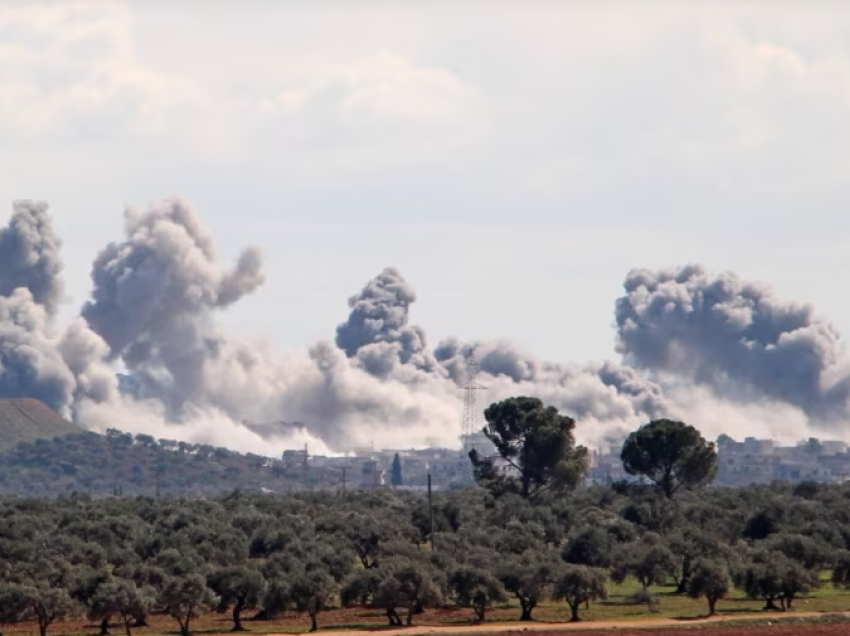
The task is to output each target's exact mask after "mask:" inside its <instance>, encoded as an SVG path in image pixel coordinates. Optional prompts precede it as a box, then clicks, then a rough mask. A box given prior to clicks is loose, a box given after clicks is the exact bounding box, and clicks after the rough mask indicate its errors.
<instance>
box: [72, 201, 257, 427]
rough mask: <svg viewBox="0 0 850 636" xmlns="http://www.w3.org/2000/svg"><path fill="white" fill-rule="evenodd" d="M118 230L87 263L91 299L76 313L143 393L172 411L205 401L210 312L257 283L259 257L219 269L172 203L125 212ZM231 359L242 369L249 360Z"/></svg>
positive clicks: (184, 209)
mask: <svg viewBox="0 0 850 636" xmlns="http://www.w3.org/2000/svg"><path fill="white" fill-rule="evenodd" d="M125 233H126V238H125V240H124V241H122V242H120V243H112V244H110V245H108V246H107V247H106V249H104V250H103V251H102V252H101V253H100V254H99V255H98V256H97V258H96V259H95V262H94V267H93V269H92V281H93V283H94V289H93V291H92V300H91V301H89V302H87V303H86V304H85V306H84V307H83V311H82V315H83V317H84V318H85V319H86V320H87V321H88V323H89V324H90V325H91V327H92V329H94V331H96V332H97V333H98V334H99V335H100V336H101V337H103V339H104V340H105V341H106V343H107V344H108V345H109V347H110V350H111V353H112V356H113V357H114V358H120V359H121V360H122V361H123V362H124V364H126V366H127V367H128V368H129V369H130V370H132V371H134V372H135V373H136V375H137V377H138V378H139V379H140V380H141V381H142V383H143V385H144V388H145V393H146V394H147V395H149V396H150V397H154V398H157V399H161V400H163V401H164V402H165V403H166V404H167V406H168V408H169V410H170V411H171V412H172V413H173V414H179V413H180V411H181V409H182V408H183V407H184V406H186V404H188V403H197V402H198V401H202V402H203V401H204V400H205V399H206V398H207V397H208V392H207V381H206V378H205V377H204V373H205V372H206V371H208V369H209V367H210V361H216V360H218V359H221V358H222V357H223V356H224V355H225V354H224V352H223V349H225V348H226V343H225V342H224V341H223V339H222V338H221V337H220V336H219V335H218V334H216V332H215V329H214V327H213V325H212V321H211V314H212V312H213V311H215V310H218V309H222V308H224V307H227V306H229V305H232V304H233V303H235V302H237V301H238V300H239V299H240V298H243V297H244V296H246V295H247V294H250V293H251V292H253V291H254V290H256V289H257V288H258V287H259V286H260V285H261V284H262V283H263V280H264V275H263V272H262V257H261V255H260V253H259V252H258V250H256V249H253V248H252V249H248V250H245V251H244V252H243V253H242V255H241V256H240V257H239V259H238V261H237V264H236V266H235V267H233V268H230V269H223V268H221V267H220V266H219V264H218V258H217V255H216V251H215V246H214V244H213V240H212V237H211V236H210V235H209V234H208V233H207V231H206V230H205V229H204V228H203V226H202V225H201V223H200V220H199V218H198V216H197V215H196V214H195V212H194V211H193V210H192V209H191V208H190V207H189V206H188V204H186V203H185V202H184V201H182V200H180V199H176V198H173V199H166V200H163V201H160V202H158V203H156V204H154V205H153V206H151V207H150V208H149V209H148V210H146V211H144V212H139V211H136V210H128V211H127V212H126V214H125ZM231 362H234V361H233V360H231ZM235 362H236V363H237V364H238V363H239V362H243V363H244V364H242V365H241V366H242V368H243V370H246V371H247V370H249V367H250V363H251V361H250V360H247V359H245V360H235Z"/></svg>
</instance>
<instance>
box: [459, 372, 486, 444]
mask: <svg viewBox="0 0 850 636" xmlns="http://www.w3.org/2000/svg"><path fill="white" fill-rule="evenodd" d="M477 379H478V361H477V360H476V359H475V356H471V357H470V358H469V360H468V361H467V363H466V382H465V384H464V387H463V418H462V420H461V440H462V441H463V450H464V452H467V453H468V452H469V451H470V450H472V446H473V439H474V437H475V434H476V433H479V432H480V430H481V427H480V426H479V425H478V399H477V394H478V391H483V390H485V389H486V388H487V387H484V386H481V385H480V384H478V381H477Z"/></svg>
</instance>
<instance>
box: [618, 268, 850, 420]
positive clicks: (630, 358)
mask: <svg viewBox="0 0 850 636" xmlns="http://www.w3.org/2000/svg"><path fill="white" fill-rule="evenodd" d="M624 287H625V290H626V294H625V296H623V297H622V298H620V299H619V300H618V301H617V304H616V320H617V327H618V338H619V344H618V347H617V349H618V351H619V352H620V353H622V354H623V355H624V357H625V360H626V361H627V362H628V363H629V364H631V365H633V366H635V367H637V368H641V369H646V370H649V371H653V372H656V373H663V374H666V375H668V376H671V377H672V378H674V379H676V380H678V381H679V382H683V381H687V382H689V383H695V384H698V385H704V386H707V387H710V388H711V389H712V390H713V391H714V392H715V393H716V394H718V395H720V396H724V397H726V398H729V399H734V400H738V401H752V400H756V399H767V400H771V401H776V402H784V403H787V404H790V405H792V406H795V407H797V408H799V409H801V410H802V411H803V412H804V413H806V414H807V415H808V416H809V417H810V418H812V419H814V420H817V421H820V422H822V423H828V422H831V421H835V420H846V419H847V416H848V396H850V374H848V369H847V366H846V358H845V356H844V352H843V350H842V348H841V347H840V344H839V335H838V333H837V331H836V330H835V329H834V328H833V327H832V326H831V325H829V324H828V323H826V322H824V321H822V320H819V319H818V318H816V317H815V315H814V309H813V308H812V307H811V306H809V305H803V304H798V303H790V302H787V301H783V300H781V299H779V298H777V297H776V296H775V295H774V294H773V292H772V291H771V289H770V288H769V287H767V286H765V285H759V284H755V283H751V282H747V281H743V280H741V279H740V278H738V277H737V276H735V275H734V274H719V275H712V274H709V273H708V272H706V271H704V270H703V269H701V268H700V267H697V266H687V267H682V268H679V269H669V270H660V271H649V270H634V271H632V272H630V273H629V274H628V276H627V277H626V281H625V283H624Z"/></svg>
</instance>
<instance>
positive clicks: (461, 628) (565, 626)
mask: <svg viewBox="0 0 850 636" xmlns="http://www.w3.org/2000/svg"><path fill="white" fill-rule="evenodd" d="M825 616H836V617H838V616H840V617H843V618H848V619H850V612H794V613H793V614H786V615H784V616H778V615H773V614H771V615H766V614H748V615H745V616H714V617H712V618H698V619H686V620H681V619H679V620H677V619H673V618H659V619H648V620H644V621H600V622H596V621H594V622H582V623H537V622H534V623H519V622H516V621H515V622H512V623H487V624H485V625H422V626H413V627H402V628H392V629H390V628H388V627H387V628H376V629H372V630H352V631H327V632H326V631H324V630H322V631H320V632H319V634H320V636H375V635H376V634H380V635H381V636H428V635H429V634H500V633H505V632H559V633H560V632H590V631H606V630H610V631H615V630H616V631H618V632H622V631H623V630H630V631H636V630H650V629H658V628H664V627H679V628H682V629H684V628H689V627H695V626H705V625H718V626H719V627H720V626H722V625H723V623H731V622H734V623H743V622H749V621H752V622H754V623H755V622H761V621H765V620H770V621H771V622H774V620H775V622H776V623H778V624H782V623H787V622H788V621H790V620H794V619H799V618H818V617H821V618H822V617H825ZM257 636H281V635H280V634H260V635H257Z"/></svg>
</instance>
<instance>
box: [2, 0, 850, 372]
mask: <svg viewBox="0 0 850 636" xmlns="http://www.w3.org/2000/svg"><path fill="white" fill-rule="evenodd" d="M848 177H850V4H847V3H838V2H835V3H821V4H818V3H815V2H805V3H804V2H797V3H794V4H791V3H789V4H781V3H777V2H772V3H766V2H753V3H750V4H746V3H737V6H734V7H733V6H732V3H728V2H714V3H702V4H700V3H696V2H686V3H685V2H682V3H675V2H672V1H668V2H659V3H654V4H653V3H650V2H648V1H641V2H631V3H627V4H618V3H613V2H599V1H595V2H588V3H580V2H563V1H559V2H543V1H538V2H504V3H498V2H492V1H491V2H484V1H483V0H482V1H468V2H458V1H452V2H437V1H429V2H419V3H414V2H402V1H396V2H369V1H367V0H359V1H357V2H336V3H335V2H330V1H328V0H326V1H322V2H306V1H305V2H295V1H291V2H286V1H283V0H280V1H272V0H268V1H265V2H260V1H254V2H251V1H246V0H240V1H239V2H237V1H236V0H233V1H231V2H223V1H220V2H204V3H200V2H195V1H191V2H189V1H186V2H177V1H170V2H166V1H165V0H161V1H156V0H147V1H145V2H141V1H139V2H128V3H122V2H86V3H74V2H70V1H63V2H56V3H52V4H51V3H46V4H42V5H38V4H36V3H34V2H12V1H8V0H7V1H2V0H0V200H2V201H5V202H6V203H5V204H4V205H6V206H7V207H6V209H7V210H8V211H9V212H11V201H12V200H13V199H17V198H38V199H45V200H47V201H49V202H50V204H51V208H52V211H53V213H54V216H55V218H56V220H57V225H58V228H59V231H60V232H61V234H62V235H63V237H64V240H65V259H66V263H67V279H68V287H69V295H70V298H69V308H68V315H70V314H71V313H72V308H73V313H76V307H77V306H78V305H79V304H81V303H82V302H83V301H84V300H85V299H86V297H87V294H88V291H89V289H90V284H89V280H88V276H89V270H90V267H91V261H92V259H93V257H94V255H95V253H96V251H97V250H98V249H100V248H101V247H102V246H103V245H104V244H106V243H107V242H108V241H110V240H113V239H119V238H120V237H121V227H122V213H123V210H124V208H125V206H127V205H131V206H134V207H144V206H146V205H147V204H148V203H149V202H151V201H153V200H156V199H159V198H161V197H165V196H168V195H172V194H179V195H183V196H185V197H186V198H187V199H188V200H190V201H191V202H192V203H193V204H194V205H195V207H196V208H197V209H198V210H199V211H200V212H201V214H202V215H203V217H204V218H205V219H206V221H207V223H208V225H209V226H210V228H211V229H212V231H213V232H214V233H215V235H216V237H217V239H218V241H219V245H220V247H221V250H222V252H223V253H224V254H227V255H235V254H237V253H238V251H239V249H240V248H241V247H243V246H245V245H248V244H256V245H258V246H260V247H261V248H262V249H263V250H264V251H265V253H266V257H267V262H268V272H269V281H268V283H267V285H266V286H265V287H264V288H263V289H262V290H261V291H260V292H258V293H257V294H256V295H254V296H253V297H252V298H250V299H249V300H247V301H245V302H243V303H241V304H240V305H239V306H238V307H237V308H236V309H234V310H233V311H232V312H230V313H229V314H228V315H227V316H226V318H225V320H226V322H227V323H228V324H229V325H230V326H231V327H232V328H234V329H238V330H239V331H242V332H245V333H265V334H268V335H270V336H272V337H273V338H274V339H275V341H276V342H277V343H278V344H279V346H280V347H281V348H283V349H294V348H299V349H301V348H303V347H304V346H306V345H308V344H311V343H313V342H314V341H316V340H318V339H320V338H331V337H332V336H333V333H334V328H335V327H336V325H337V324H338V323H339V322H341V321H343V320H344V319H345V317H346V315H347V306H346V299H347V298H348V297H349V296H350V295H352V294H354V293H355V292H357V291H358V290H359V289H360V288H361V287H362V285H363V284H364V283H365V282H366V281H367V280H368V279H369V278H371V277H372V276H374V275H375V274H377V273H378V272H379V271H380V270H381V269H382V268H383V267H385V266H395V267H398V268H399V270H400V271H401V272H402V273H403V274H404V276H406V277H407V278H408V279H409V280H410V281H411V283H412V284H413V285H414V287H415V288H416V290H417V292H418V294H419V302H418V303H417V305H416V306H415V308H414V310H413V312H412V313H413V320H414V322H416V323H419V324H421V325H422V326H423V327H425V329H426V331H427V333H428V335H429V340H430V342H431V343H432V344H435V343H436V342H437V341H438V340H439V339H441V338H443V337H446V336H449V335H456V336H460V337H463V338H468V339H473V338H494V337H506V338H511V339H512V340H515V341H517V342H518V343H520V344H521V345H523V346H525V347H526V348H528V349H529V350H530V351H532V352H533V353H535V354H537V355H538V356H540V357H541V358H543V359H548V360H575V361H581V360H586V359H591V358H593V359H595V358H606V357H613V356H614V351H613V346H612V341H613V334H614V330H613V328H612V322H613V305H614V301H615V299H616V297H617V296H618V295H619V294H620V292H621V283H622V281H623V279H624V277H625V275H626V273H627V272H628V270H629V269H631V268H633V267H658V266H664V265H676V264H681V263H685V262H699V263H702V264H704V265H706V266H707V267H709V268H711V269H715V270H726V269H731V270H735V271H736V272H738V273H739V274H740V275H742V276H744V277H747V278H755V279H759V280H763V281H766V282H768V283H770V284H771V285H773V286H774V287H775V288H776V289H777V291H778V292H779V293H780V294H781V295H782V296H784V297H790V298H794V299H798V300H801V301H811V302H813V303H814V304H815V305H816V306H817V308H818V311H819V313H820V314H822V315H824V316H826V317H827V318H829V319H830V320H833V321H834V322H835V324H836V325H837V326H838V327H839V328H840V329H841V330H842V331H843V332H844V333H848V332H850V301H848V300H847V296H846V294H845V285H844V277H845V275H844V272H845V270H848V269H850V268H848V265H850V250H848V242H849V241H850V214H848V200H850V178H848Z"/></svg>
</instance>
